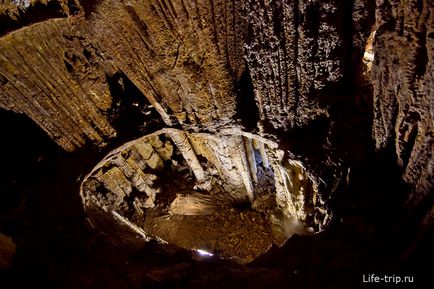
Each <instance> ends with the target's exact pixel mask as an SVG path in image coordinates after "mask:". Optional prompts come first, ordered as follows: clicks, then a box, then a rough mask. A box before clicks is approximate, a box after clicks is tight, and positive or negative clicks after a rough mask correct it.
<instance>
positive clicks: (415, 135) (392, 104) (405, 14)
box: [372, 1, 434, 204]
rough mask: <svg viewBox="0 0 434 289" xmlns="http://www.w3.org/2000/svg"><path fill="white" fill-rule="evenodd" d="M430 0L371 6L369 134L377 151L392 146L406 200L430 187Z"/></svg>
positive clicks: (433, 37)
mask: <svg viewBox="0 0 434 289" xmlns="http://www.w3.org/2000/svg"><path fill="white" fill-rule="evenodd" d="M433 9H434V4H433V3H432V1H410V2H409V3H408V4H404V3H400V2H399V1H392V2H391V3H388V2H381V1H380V3H379V5H378V6H377V11H376V15H377V18H378V19H377V23H376V30H377V32H376V35H377V37H376V41H375V44H374V50H375V61H374V65H373V67H372V69H373V74H372V79H373V84H374V113H375V116H374V126H373V133H374V137H375V140H376V145H377V148H378V149H384V148H387V147H393V149H394V150H395V152H396V155H397V158H398V162H399V164H400V166H401V168H402V174H403V178H404V180H406V181H407V182H408V183H410V184H412V185H413V186H414V187H415V189H416V190H415V194H414V195H413V196H412V197H411V202H412V203H414V204H418V203H420V202H423V201H424V200H425V199H426V198H427V197H428V195H429V194H431V193H432V192H433V190H434V187H433V185H434V179H433V167H434V158H433V148H434V140H433V131H434V127H433V121H434V107H433V97H434V91H433V88H434V77H433V71H434V67H433V53H434V31H433V29H434V28H433V27H434V15H433Z"/></svg>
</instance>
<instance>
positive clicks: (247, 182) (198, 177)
mask: <svg viewBox="0 0 434 289" xmlns="http://www.w3.org/2000/svg"><path fill="white" fill-rule="evenodd" d="M186 173H187V174H186ZM179 184H182V185H181V186H180V185H179ZM81 196H82V199H83V204H84V207H85V208H86V209H87V210H88V212H89V213H90V215H91V219H95V218H99V215H100V214H112V215H113V216H114V217H115V218H116V219H117V221H120V222H121V223H124V224H125V225H127V226H130V227H133V228H135V229H136V230H137V231H139V232H142V235H143V236H147V238H148V237H149V238H153V237H154V238H157V239H158V240H160V239H161V240H167V241H169V242H171V243H175V244H179V245H181V246H184V247H187V248H189V249H192V248H195V247H197V246H198V242H200V241H195V242H190V243H189V242H186V241H184V240H185V239H187V237H186V236H189V235H195V234H199V235H200V234H201V232H198V231H200V230H205V229H204V228H201V226H200V224H201V223H200V221H201V217H196V218H195V217H192V216H203V215H210V216H211V218H215V220H214V219H211V221H210V222H209V225H208V226H215V225H216V223H215V222H216V221H217V220H222V222H229V224H230V227H237V225H236V224H238V223H240V222H241V223H242V224H244V226H245V228H244V229H243V230H246V229H248V228H249V227H250V226H253V227H252V229H254V228H255V227H257V226H259V224H261V222H260V221H259V220H258V221H255V219H261V220H263V221H264V222H265V224H264V225H260V226H259V227H264V228H263V230H264V231H263V232H262V235H267V234H269V233H270V231H272V228H273V226H281V227H283V228H280V229H283V230H284V231H283V232H281V234H280V235H276V234H274V236H273V235H272V237H271V236H270V238H271V239H273V240H274V241H271V240H268V239H267V241H268V243H267V244H264V246H263V248H262V247H261V248H262V249H261V250H258V251H257V252H252V253H249V254H247V253H243V250H242V249H243V248H242V247H243V246H247V244H249V242H250V241H251V242H255V240H249V238H248V237H249V235H248V234H247V233H246V232H244V231H243V230H241V229H239V230H238V231H233V230H231V229H229V228H228V230H229V232H226V231H224V230H223V231H221V234H220V235H219V234H211V233H209V234H208V235H207V236H209V235H212V236H214V235H217V237H214V238H215V240H218V241H215V244H214V245H213V246H214V247H211V248H207V249H208V250H210V251H213V252H214V251H216V247H219V248H220V254H222V256H224V257H234V256H237V257H243V258H245V259H246V260H249V261H250V260H251V259H252V258H253V257H256V256H257V255H259V254H261V253H263V252H264V251H265V250H266V249H267V248H268V247H269V246H271V244H272V243H277V244H281V242H282V240H281V238H284V236H286V237H289V236H290V235H292V234H294V233H299V234H300V233H304V234H308V233H315V232H318V231H321V230H323V229H324V228H325V226H326V225H327V224H328V222H329V221H330V220H331V218H330V217H331V216H330V212H329V211H328V210H327V208H326V207H325V202H324V201H323V200H322V196H321V195H320V194H319V193H318V185H317V184H316V182H315V179H314V178H312V177H310V175H309V173H308V172H306V170H305V169H304V167H303V166H302V164H301V163H300V162H295V161H291V160H288V159H287V158H285V152H284V151H282V150H280V149H278V146H277V144H276V143H275V142H273V141H269V140H266V139H264V138H262V137H259V136H257V135H253V134H250V133H246V132H242V131H238V130H226V131H221V132H219V133H218V134H207V133H189V132H185V131H182V130H176V129H163V130H160V131H157V132H155V133H153V134H151V135H147V136H144V137H142V138H140V139H137V140H133V141H131V142H129V143H127V144H125V145H123V146H121V147H120V148H118V149H116V150H114V151H112V152H110V153H109V154H108V155H107V157H105V158H104V159H103V160H102V161H101V162H100V163H99V164H98V165H97V166H96V167H95V168H94V169H93V170H92V172H91V173H90V174H89V175H87V176H86V177H85V179H84V180H83V183H82V189H81ZM169 205H170V206H169ZM240 206H244V207H245V208H246V210H245V211H244V212H240V216H241V220H231V219H229V220H224V216H221V215H222V214H223V213H222V212H223V211H225V210H227V209H228V212H229V214H232V213H231V212H234V211H235V209H237V208H239V207H240ZM237 211H238V210H237ZM243 214H246V217H242V216H243ZM249 214H250V215H251V216H250V215H249ZM177 215H178V216H179V215H184V216H185V217H184V218H185V219H184V220H183V222H184V223H186V222H191V223H197V229H195V230H193V231H191V230H187V229H185V230H183V231H182V232H180V233H179V235H180V236H178V237H177V238H174V237H173V236H171V235H170V234H167V232H164V230H161V229H160V230H159V229H155V228H154V227H152V226H150V225H149V224H152V223H153V222H154V220H155V219H159V220H163V219H164V220H165V221H164V222H160V223H158V224H159V226H160V227H163V228H164V227H166V226H169V225H167V224H171V223H173V222H175V221H176V216H177ZM223 215H224V214H223ZM171 216H175V217H173V218H175V221H174V220H173V219H172V217H171ZM245 218H251V219H252V220H253V222H250V223H249V222H247V221H246V220H245ZM234 222H236V224H235V225H234V224H233V223H234ZM182 225H183V224H182V222H181V224H178V225H177V227H178V228H179V227H180V226H181V227H182ZM173 230H174V229H172V231H173ZM224 234H229V235H234V236H235V235H243V236H245V237H246V238H247V240H245V241H244V243H243V244H242V245H240V246H238V247H237V249H236V250H235V249H234V248H230V247H228V244H226V243H225V240H222V237H223V235H224ZM262 237H263V236H262ZM206 238H209V237H206ZM197 239H200V238H197ZM204 246H207V245H204ZM208 247H209V246H208ZM202 248H203V246H202ZM240 250H241V252H239V251H240Z"/></svg>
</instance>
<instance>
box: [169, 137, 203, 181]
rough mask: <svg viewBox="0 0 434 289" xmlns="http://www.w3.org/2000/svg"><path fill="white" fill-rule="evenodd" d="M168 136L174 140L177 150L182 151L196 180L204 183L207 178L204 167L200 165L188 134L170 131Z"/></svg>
mask: <svg viewBox="0 0 434 289" xmlns="http://www.w3.org/2000/svg"><path fill="white" fill-rule="evenodd" d="M168 134H169V136H170V137H171V138H172V140H173V142H174V143H175V145H176V146H177V148H178V149H179V150H180V151H181V153H182V156H183V157H184V159H185V160H186V161H187V163H188V165H189V166H190V168H191V170H192V171H193V173H194V176H195V177H196V180H197V181H198V182H199V183H203V182H204V181H205V177H206V176H205V172H204V170H203V168H202V165H201V164H200V163H199V160H198V159H197V156H196V153H195V151H194V150H193V148H192V147H191V144H190V142H189V140H188V136H187V134H186V133H184V132H182V131H176V130H170V131H169V132H168Z"/></svg>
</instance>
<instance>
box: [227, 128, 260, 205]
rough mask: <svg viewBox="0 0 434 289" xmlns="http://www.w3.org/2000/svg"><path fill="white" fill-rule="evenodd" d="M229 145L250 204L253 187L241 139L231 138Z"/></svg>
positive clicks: (252, 196) (240, 137) (252, 198)
mask: <svg viewBox="0 0 434 289" xmlns="http://www.w3.org/2000/svg"><path fill="white" fill-rule="evenodd" d="M231 145H232V147H233V160H234V162H235V165H236V167H237V168H238V171H239V173H240V175H241V179H242V180H243V183H244V186H245V188H246V192H247V197H248V198H249V200H250V202H253V200H254V193H253V185H252V179H251V177H250V169H249V164H248V161H247V156H246V150H245V148H244V141H243V137H242V136H239V137H233V138H231Z"/></svg>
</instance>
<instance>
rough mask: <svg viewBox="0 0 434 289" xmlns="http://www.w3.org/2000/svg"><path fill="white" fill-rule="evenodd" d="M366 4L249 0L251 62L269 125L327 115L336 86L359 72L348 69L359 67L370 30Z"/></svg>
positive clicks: (295, 123)
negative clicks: (332, 89) (331, 89)
mask: <svg viewBox="0 0 434 289" xmlns="http://www.w3.org/2000/svg"><path fill="white" fill-rule="evenodd" d="M366 2H368V1H355V3H354V4H353V5H354V6H353V7H351V6H349V4H348V3H346V2H345V1H304V0H300V1H290V0H283V1H248V3H247V5H246V13H247V14H248V20H249V24H250V26H251V34H250V35H249V38H248V39H249V40H248V43H247V45H246V53H247V56H246V58H247V61H248V64H249V71H250V73H251V77H252V80H253V85H254V88H255V99H256V101H257V104H258V109H259V114H260V119H261V120H262V121H263V122H265V124H271V125H272V126H273V127H274V128H283V129H288V128H291V127H297V126H305V125H306V124H307V123H309V121H310V120H314V119H317V118H318V117H319V116H320V115H326V114H327V110H326V107H325V106H324V103H325V104H327V103H330V102H331V99H333V98H334V97H335V95H334V94H336V91H330V88H334V87H339V85H341V84H342V82H343V80H344V79H345V78H347V79H346V80H347V81H348V80H349V79H351V76H350V75H349V74H352V73H355V72H356V69H354V68H352V67H350V68H348V66H349V65H352V64H354V63H357V61H358V60H357V59H359V58H360V56H361V50H362V48H363V46H364V43H365V41H366V37H367V32H368V31H369V24H370V21H371V19H372V17H370V14H369V11H370V9H371V7H370V6H369V5H367V3H366ZM351 14H352V15H353V17H349V15H351ZM350 29H353V30H354V31H353V34H351V32H350ZM348 54H349V55H350V56H351V57H348V56H346V55H348ZM321 101H322V102H323V105H321Z"/></svg>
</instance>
